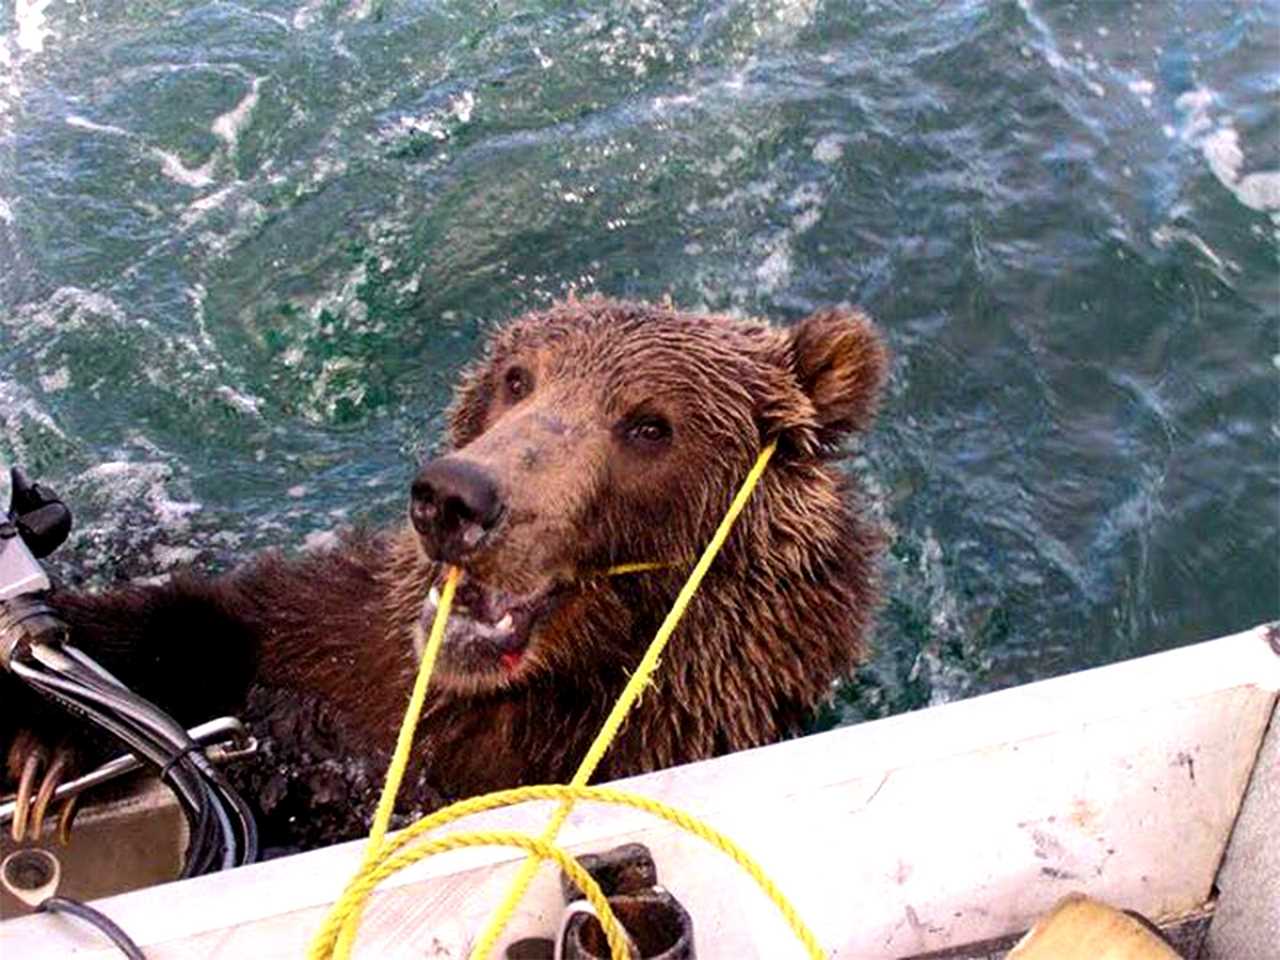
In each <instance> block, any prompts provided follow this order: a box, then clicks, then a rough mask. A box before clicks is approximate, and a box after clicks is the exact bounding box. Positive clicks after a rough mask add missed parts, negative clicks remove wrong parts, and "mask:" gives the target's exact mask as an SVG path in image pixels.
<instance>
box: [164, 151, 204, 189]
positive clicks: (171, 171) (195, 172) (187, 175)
mask: <svg viewBox="0 0 1280 960" xmlns="http://www.w3.org/2000/svg"><path fill="white" fill-rule="evenodd" d="M151 155H152V156H153V157H155V158H156V159H157V160H159V161H160V172H161V173H163V174H164V175H165V176H166V177H168V178H169V179H170V180H176V181H177V182H178V183H181V184H185V185H186V186H188V187H207V186H209V185H210V184H211V183H213V168H214V165H215V164H216V163H217V157H210V158H209V159H208V160H206V161H205V162H204V163H203V164H202V165H201V166H199V167H196V168H195V169H192V168H191V167H188V166H187V165H186V164H184V163H183V162H182V161H181V160H179V159H178V157H177V156H176V155H175V154H172V153H170V152H169V151H168V150H161V149H160V148H159V147H152V148H151Z"/></svg>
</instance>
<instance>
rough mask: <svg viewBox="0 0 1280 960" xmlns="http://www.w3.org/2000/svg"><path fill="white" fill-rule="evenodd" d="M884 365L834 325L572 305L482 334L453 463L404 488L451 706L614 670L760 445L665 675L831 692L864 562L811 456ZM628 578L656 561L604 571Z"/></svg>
mask: <svg viewBox="0 0 1280 960" xmlns="http://www.w3.org/2000/svg"><path fill="white" fill-rule="evenodd" d="M887 365H888V361H887V354H886V351H885V348H884V345H883V343H882V341H881V339H880V337H879V335H878V334H877V333H876V331H875V329H874V327H873V326H872V324H871V323H870V321H868V320H867V319H866V317H864V316H863V315H862V314H860V313H858V312H856V311H853V310H847V309H833V310H827V311H823V312H820V313H817V314H814V315H813V316H810V317H808V318H807V319H805V320H803V321H801V322H800V323H799V324H797V325H795V326H793V327H791V328H776V327H771V326H768V325H766V324H762V323H756V322H743V321H739V320H736V319H732V318H729V317H725V316H706V315H694V314H689V313H683V312H680V311H678V310H675V309H674V308H670V307H662V306H651V305H637V304H630V303H621V302H617V301H610V300H604V299H592V300H586V301H569V302H565V303H561V304H557V305H555V306H553V307H551V308H549V309H547V310H545V311H541V312H535V313H531V314H528V315H526V316H524V317H521V318H520V319H518V320H516V321H515V322H513V323H512V324H510V325H509V326H507V327H506V328H505V329H503V330H501V331H500V332H498V333H497V334H496V335H495V336H494V337H493V338H492V339H491V341H490V343H489V345H488V349H487V351H486V353H485V356H484V358H483V359H482V360H481V361H480V362H479V363H478V364H477V365H476V366H474V367H473V368H472V369H470V370H469V371H468V372H467V373H466V374H465V375H464V376H463V379H462V383H461V386H460V387H459V390H458V393H457V395H456V399H455V403H454V407H453V410H452V414H451V419H450V428H451V441H452V450H451V451H450V452H449V453H447V454H446V455H444V456H441V457H439V458H437V459H434V460H432V461H430V462H429V463H427V464H426V465H425V466H424V467H423V468H422V469H421V471H420V472H419V473H418V475H417V477H416V479H415V481H414V484H413V490H412V497H411V504H410V519H411V522H412V525H413V528H414V529H415V530H416V532H417V536H418V540H419V544H420V549H421V550H422V551H423V553H424V555H425V556H426V557H428V558H429V559H430V560H432V561H438V562H442V563H450V564H456V565H457V566H459V567H461V568H462V570H463V572H464V577H463V579H462V581H461V583H460V585H459V589H458V595H457V599H456V601H455V606H454V609H453V613H452V616H451V618H450V622H449V626H448V629H447V633H446V635H445V643H444V646H443V648H442V651H441V655H440V661H439V663H438V666H437V669H436V676H437V677H438V682H439V683H440V684H441V685H442V686H443V687H444V688H445V689H447V690H450V691H453V692H455V693H460V694H468V693H482V692H487V691H494V690H501V689H509V688H512V687H518V686H520V685H523V684H528V683H532V682H536V681H537V680H538V678H544V679H545V678H548V677H554V676H557V675H558V676H561V677H571V678H574V682H577V683H594V682H597V679H598V678H603V677H605V676H608V675H610V674H618V675H620V674H622V673H623V672H625V671H627V670H630V669H632V668H633V667H634V665H635V662H636V660H637V659H638V657H639V656H640V655H641V654H642V653H643V650H644V648H645V645H646V644H647V643H648V641H649V639H650V638H651V637H652V633H653V630H654V629H655V627H656V626H657V624H658V623H660V622H661V619H662V617H663V616H664V615H665V613H666V611H667V610H668V609H669V607H670V605H671V602H672V600H673V599H674V597H675V594H676V592H677V590H678V589H679V586H680V584H681V583H682V582H683V580H684V578H685V577H686V576H687V574H688V572H689V570H690V569H691V567H692V564H693V563H694V561H695V560H696V558H697V556H698V555H699V553H700V552H701V551H702V549H703V547H704V546H705V544H706V543H707V541H708V540H709V539H710V537H711V535H712V533H713V532H714V530H715V528H716V526H717V524H718V523H719V522H720V520H721V518H722V517H723V516H724V513H725V511H726V509H727V508H728V506H729V503H730V501H731V500H732V498H733V496H734V494H735V492H736V491H737V489H738V488H739V486H740V485H741V483H742V481H743V479H744V477H745V476H746V474H747V472H748V471H749V470H750V468H751V466H752V464H753V463H754V462H755V460H756V459H757V457H758V456H759V454H760V452H761V450H762V448H763V447H764V446H765V445H766V444H768V443H769V442H770V441H773V440H776V441H777V442H778V451H777V454H776V455H775V457H774V459H773V461H772V463H771V464H770V466H769V468H768V470H767V471H766V473H765V476H764V479H763V480H762V482H761V485H760V487H759V488H758V489H757V491H756V493H755V494H754V496H753V497H752V499H751V501H750V503H749V504H748V507H747V509H746V510H745V511H744V513H743V514H742V516H741V517H740V518H739V521H738V523H737V525H736V527H735V529H734V532H733V534H732V535H731V537H730V539H729V541H728V543H727V544H726V546H725V549H724V550H723V552H722V554H721V556H720V557H719V558H718V559H717V561H716V563H715V564H714V565H713V567H712V569H711V572H710V574H709V575H708V577H707V579H706V581H705V582H704V584H703V586H702V589H701V591H700V593H699V596H698V598H697V599H695V602H694V604H693V606H692V607H691V609H690V613H689V616H688V618H687V620H686V624H687V625H688V626H682V628H681V631H682V633H687V634H688V635H689V637H688V640H689V642H691V643H697V644H699V646H700V647H701V648H702V649H700V650H699V651H698V656H697V657H696V658H684V657H680V658H677V659H679V660H680V661H681V663H686V662H687V661H693V662H694V663H695V665H697V661H698V660H701V661H703V662H702V663H701V665H700V666H698V669H707V670H715V669H719V668H724V669H726V670H730V667H731V662H734V661H736V660H738V659H741V658H742V657H747V658H754V660H756V661H759V660H760V659H761V658H762V657H764V658H765V659H766V660H767V661H768V662H767V663H763V662H762V663H760V664H759V665H760V666H761V667H763V668H764V669H765V670H766V671H781V672H782V673H784V674H786V673H788V672H800V673H804V672H805V671H807V670H812V671H814V672H816V673H825V676H824V678H823V679H821V680H819V681H818V683H819V684H825V685H827V686H829V682H830V676H831V673H832V671H833V670H837V671H838V670H843V669H847V668H848V667H849V666H850V665H851V664H852V662H853V660H854V659H855V658H856V657H857V656H858V654H859V653H860V652H861V635H862V632H863V629H864V628H865V625H866V622H867V616H868V614H869V612H870V607H871V605H872V602H873V599H874V590H873V583H874V579H875V578H874V552H875V549H876V547H877V546H878V538H877V537H876V536H875V534H874V533H873V532H871V531H870V530H869V529H868V528H866V527H865V526H864V525H863V524H862V523H861V521H859V519H858V517H857V513H856V509H855V508H856V504H854V503H851V500H850V498H851V491H850V490H849V489H848V485H847V483H846V480H845V478H844V477H843V476H842V475H841V473H840V472H839V471H837V470H836V469H834V468H833V467H832V466H830V465H829V461H830V459H831V454H832V452H833V451H834V450H835V449H836V448H837V446H838V444H839V442H840V441H841V439H842V438H843V437H844V436H845V435H847V434H849V433H850V432H852V431H855V430H859V429H862V428H864V427H866V426H867V425H868V424H869V423H870V421H871V419H872V416H873V414H874V411H875V408H876V405H877V399H878V396H879V393H880V389H881V386H882V384H883V381H884V379H885V375H886V370H887ZM644 563H659V564H667V565H668V566H665V567H662V568H661V569H658V570H646V571H639V572H634V573H622V574H614V575H609V573H608V571H610V570H611V569H612V568H615V567H617V566H619V565H625V564H644ZM436 596H437V594H436V592H435V590H433V591H432V600H434V599H435V598H436ZM432 607H433V604H432V602H428V604H427V610H426V614H427V617H428V619H429V617H430V615H431V613H432ZM823 634H825V635H823ZM677 636H679V634H678V635H677ZM756 648H759V649H756ZM753 650H754V651H755V652H753ZM778 654H781V655H783V656H782V660H781V661H780V660H779V659H778V656H777V655H778ZM815 656H816V657H818V662H814V660H813V658H814V657H815ZM668 659H671V658H670V657H669V658H668ZM784 661H785V662H784ZM793 661H794V662H793ZM730 672H731V670H730ZM676 673H677V676H676V678H675V679H674V680H673V682H679V671H676ZM726 678H727V679H729V680H732V678H731V677H729V676H728V674H726ZM766 686H767V684H766ZM793 686H795V684H794V683H789V682H786V678H785V677H783V678H780V679H779V680H778V689H777V690H776V691H775V694H776V698H782V699H787V698H791V699H797V698H798V699H809V700H812V699H813V696H812V695H811V693H803V694H802V693H799V692H797V691H796V690H791V687H793Z"/></svg>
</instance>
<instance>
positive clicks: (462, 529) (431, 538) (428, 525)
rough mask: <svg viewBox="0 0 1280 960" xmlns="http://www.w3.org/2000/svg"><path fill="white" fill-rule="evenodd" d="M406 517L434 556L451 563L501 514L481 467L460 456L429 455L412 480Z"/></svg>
mask: <svg viewBox="0 0 1280 960" xmlns="http://www.w3.org/2000/svg"><path fill="white" fill-rule="evenodd" d="M411 493H412V498H411V500H410V503H409V519H410V521H411V522H412V523H413V526H414V529H415V530H417V531H418V533H419V534H420V535H421V536H422V540H423V543H424V544H425V545H426V547H427V550H428V552H429V553H431V554H432V556H434V557H435V558H436V559H437V560H442V561H445V562H447V563H450V562H457V561H458V560H460V559H461V558H462V557H464V556H466V555H467V554H468V553H470V552H471V551H472V550H474V549H475V548H476V547H477V546H479V544H480V542H481V541H482V540H483V539H484V537H485V534H487V533H488V532H489V531H490V530H492V529H493V527H494V525H495V524H496V523H497V522H498V520H499V518H500V517H501V516H502V509H503V505H502V496H501V494H500V493H499V492H498V484H497V482H496V481H495V480H494V479H493V477H492V476H490V475H489V473H488V472H487V471H485V470H484V468H482V467H480V466H478V465H476V464H474V463H471V462H470V461H468V460H463V459H462V458H460V457H441V458H440V459H439V460H432V461H431V462H430V463H428V464H427V465H426V466H425V467H423V468H422V469H421V470H419V471H418V475H417V476H416V477H415V478H414V480H413V488H412V491H411Z"/></svg>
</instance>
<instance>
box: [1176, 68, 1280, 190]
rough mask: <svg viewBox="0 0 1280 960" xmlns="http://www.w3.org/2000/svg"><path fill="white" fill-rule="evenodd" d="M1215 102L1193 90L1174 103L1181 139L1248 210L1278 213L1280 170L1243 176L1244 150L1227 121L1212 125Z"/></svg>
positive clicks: (1201, 91)
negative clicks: (1195, 149) (1180, 116)
mask: <svg viewBox="0 0 1280 960" xmlns="http://www.w3.org/2000/svg"><path fill="white" fill-rule="evenodd" d="M1216 100H1217V98H1216V97H1215V96H1214V94H1213V92H1212V91H1211V90H1208V89H1206V88H1204V87H1197V88H1196V89H1195V90H1190V91H1188V92H1186V93H1184V94H1182V96H1180V97H1178V99H1177V101H1175V106H1176V107H1177V108H1178V109H1179V110H1180V111H1181V112H1182V113H1184V114H1185V118H1184V120H1183V124H1182V130H1181V134H1182V138H1183V139H1184V140H1186V141H1187V142H1188V143H1190V144H1192V145H1193V146H1196V147H1198V148H1199V150H1200V153H1201V155H1203V156H1204V159H1205V162H1206V163H1208V165H1209V170H1210V171H1211V172H1212V173H1213V175H1214V177H1216V178H1217V179H1218V182H1219V183H1221V184H1222V185H1223V186H1224V187H1226V188H1227V189H1228V190H1230V191H1231V193H1232V195H1233V196H1234V197H1235V198H1236V199H1237V200H1238V201H1239V202H1240V203H1241V204H1243V205H1244V206H1246V207H1248V208H1249V209H1250V210H1258V211H1261V212H1267V211H1273V212H1274V211H1277V210H1280V170H1259V171H1255V172H1253V173H1249V174H1243V170H1244V168H1245V155H1244V148H1243V147H1242V146H1241V144H1240V133H1239V131H1237V130H1236V128H1235V124H1234V121H1233V120H1232V118H1231V117H1229V116H1228V117H1224V118H1222V119H1221V120H1218V121H1216V122H1215V120H1214V117H1213V115H1212V108H1213V105H1214V103H1215V102H1216Z"/></svg>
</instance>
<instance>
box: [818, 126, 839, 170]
mask: <svg viewBox="0 0 1280 960" xmlns="http://www.w3.org/2000/svg"><path fill="white" fill-rule="evenodd" d="M844 139H845V138H844V137H842V136H841V135H840V134H837V133H829V134H827V135H826V136H825V137H823V138H822V139H821V140H819V141H818V142H817V143H816V144H814V147H813V159H814V160H817V161H818V163H825V164H827V165H828V166H829V165H831V164H833V163H835V162H837V161H838V160H839V159H840V158H841V157H842V156H844Z"/></svg>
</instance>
